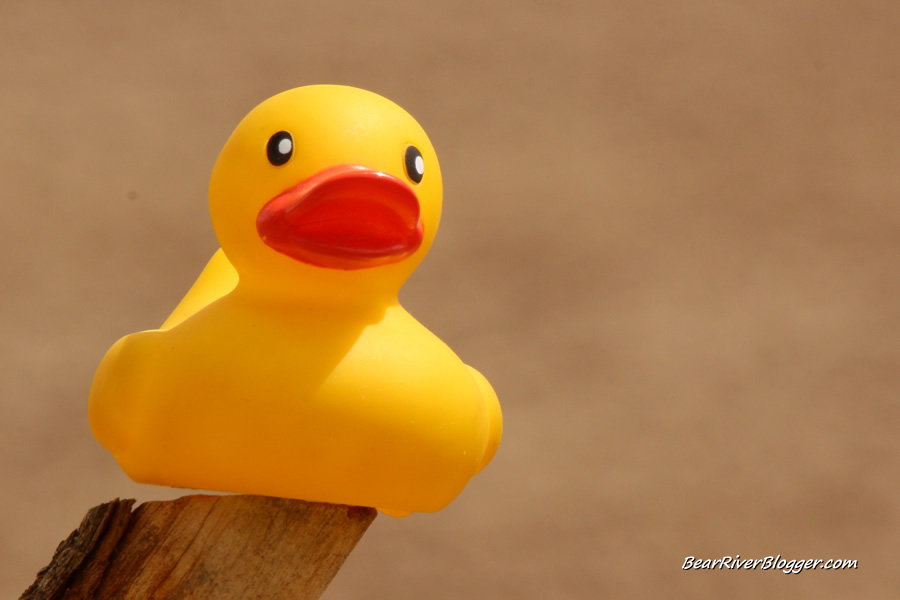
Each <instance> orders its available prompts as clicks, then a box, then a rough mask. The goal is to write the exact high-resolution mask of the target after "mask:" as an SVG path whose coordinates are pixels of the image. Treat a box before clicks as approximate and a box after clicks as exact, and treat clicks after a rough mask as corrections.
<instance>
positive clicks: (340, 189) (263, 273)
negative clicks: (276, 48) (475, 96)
mask: <svg viewBox="0 0 900 600" xmlns="http://www.w3.org/2000/svg"><path fill="white" fill-rule="evenodd" d="M441 200H442V184H441V173H440V168H439V166H438V161H437V156H436V155H435V152H434V148H433V147H432V145H431V142H430V141H429V140H428V136H427V135H426V134H425V132H424V130H423V129H422V128H421V126H419V124H418V123H417V122H416V121H415V119H413V118H412V117H411V116H410V115H409V114H408V113H407V112H406V111H404V110H403V109H402V108H400V107H399V106H397V105H396V104H394V103H393V102H391V101H389V100H387V99H385V98H382V97H381V96H379V95H377V94H374V93H372V92H367V91H365V90H361V89H357V88H352V87H346V86H337V85H316V86H307V87H301V88H296V89H293V90H289V91H286V92H283V93H281V94H278V95H276V96H273V97H272V98H269V99H268V100H266V101H264V102H263V103H261V104H260V105H258V106H257V107H256V108H254V109H253V110H252V111H251V112H250V113H249V114H248V115H247V116H246V117H245V118H244V119H243V120H242V121H241V122H240V124H238V126H237V128H236V129H235V130H234V132H233V133H232V134H231V137H230V138H229V139H228V141H227V142H226V143H225V147H224V148H223V149H222V152H221V153H220V154H219V158H218V159H217V161H216V164H215V166H214V167H213V173H212V178H211V181H210V198H209V201H210V214H211V216H212V222H213V227H214V229H215V232H216V236H217V237H218V239H219V243H220V244H221V246H222V249H223V250H224V252H225V255H226V256H227V257H228V259H229V260H230V261H231V263H232V265H234V267H235V269H236V270H237V272H238V275H239V277H240V284H239V285H241V286H243V287H248V286H249V287H251V288H252V287H260V286H262V287H263V288H266V289H267V290H268V291H271V288H272V287H273V286H275V288H276V289H277V291H278V292H279V293H282V294H301V295H304V296H310V295H313V296H320V297H321V296H329V297H340V298H344V299H346V298H349V297H359V296H360V295H364V296H371V295H375V296H381V297H387V298H394V299H396V294H397V292H398V291H399V289H400V286H401V285H402V284H403V282H404V281H405V280H406V278H407V277H409V275H410V274H411V273H412V271H413V270H414V269H415V268H416V266H417V265H418V264H419V262H420V261H421V260H422V258H423V257H424V256H425V253H426V252H427V251H428V248H429V247H430V246H431V243H432V241H433V239H434V235H435V233H436V231H437V227H438V223H439V221H440V214H441Z"/></svg>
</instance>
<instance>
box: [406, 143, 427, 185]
mask: <svg viewBox="0 0 900 600" xmlns="http://www.w3.org/2000/svg"><path fill="white" fill-rule="evenodd" d="M404 161H405V162H406V175H407V176H408V177H409V178H410V179H412V180H413V181H414V182H416V183H419V182H420V181H422V176H423V175H425V161H424V160H423V159H422V153H421V152H419V149H418V148H416V147H415V146H407V148H406V156H405V157H404Z"/></svg>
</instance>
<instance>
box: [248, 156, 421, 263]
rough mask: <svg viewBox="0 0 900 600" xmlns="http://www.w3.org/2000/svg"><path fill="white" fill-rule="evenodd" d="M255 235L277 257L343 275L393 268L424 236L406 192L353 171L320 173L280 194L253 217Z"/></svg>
mask: <svg viewBox="0 0 900 600" xmlns="http://www.w3.org/2000/svg"><path fill="white" fill-rule="evenodd" d="M256 230H257V232H258V233H259V237H260V238H261V239H262V241H263V242H265V244H266V245H268V246H269V247H271V248H273V249H274V250H276V251H278V252H280V253H281V254H285V255H287V256H289V257H291V258H293V259H295V260H298V261H300V262H303V263H307V264H311V265H315V266H318V267H325V268H329V269H345V270H347V269H364V268H368V267H376V266H380V265H385V264H390V263H395V262H399V261H401V260H403V259H404V258H406V257H407V256H409V255H410V254H412V253H413V252H415V251H416V250H417V249H418V248H419V245H421V243H422V236H423V234H424V228H423V225H422V219H421V218H420V215H419V199H418V198H417V197H416V193H415V192H414V191H413V189H412V187H410V186H409V184H407V183H406V182H404V181H402V180H400V179H398V178H397V177H394V176H393V175H388V174H386V173H381V172H379V171H373V170H371V169H367V168H365V167H361V166H357V165H342V166H338V167H332V168H329V169H325V170H324V171H320V172H318V173H316V174H315V175H313V176H311V177H309V178H307V179H304V180H303V181H301V182H299V183H298V184H296V185H294V186H292V187H290V188H288V189H286V190H285V191H283V192H281V193H280V194H278V195H277V196H275V197H274V198H272V199H271V200H269V201H268V202H267V203H266V204H265V206H263V207H262V209H261V210H260V211H259V214H258V215H257V217H256Z"/></svg>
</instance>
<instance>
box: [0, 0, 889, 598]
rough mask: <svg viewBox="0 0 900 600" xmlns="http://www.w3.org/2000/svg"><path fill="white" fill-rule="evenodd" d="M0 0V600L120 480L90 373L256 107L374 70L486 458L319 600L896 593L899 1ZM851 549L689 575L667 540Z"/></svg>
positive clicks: (799, 551) (427, 276)
mask: <svg viewBox="0 0 900 600" xmlns="http://www.w3.org/2000/svg"><path fill="white" fill-rule="evenodd" d="M551 4H553V3H542V2H493V3H482V2H433V3H432V2H413V1H404V2H397V3H394V4H391V5H390V6H383V7H376V6H375V5H374V4H372V3H369V2H362V1H355V0H350V1H348V2H345V3H332V4H330V5H329V6H328V7H325V6H314V5H311V4H310V3H298V2H287V1H277V0H265V1H262V2H257V3H255V6H254V7H250V3H242V2H230V1H229V2H194V3H189V4H188V3H179V2H174V1H165V2H155V3H106V2H99V1H85V2H77V3H76V2H49V1H41V2H29V3H25V2H3V3H2V5H0V75H2V78H0V195H2V202H3V204H2V211H3V215H2V217H0V228H2V230H0V254H2V260H0V269H2V270H0V275H2V282H3V291H2V294H0V298H2V309H0V313H2V316H0V323H2V344H3V346H2V355H0V364H2V367H0V368H2V379H0V380H2V385H3V390H2V396H0V402H2V410H3V432H2V436H0V473H2V477H3V482H4V484H3V486H2V492H0V494H2V495H0V498H2V503H3V504H2V508H3V510H2V511H0V565H2V567H0V575H2V578H0V593H2V595H3V596H4V597H17V595H18V594H19V593H20V592H21V591H22V590H24V588H25V587H26V586H27V585H28V584H29V583H30V582H31V580H32V579H33V576H34V573H35V571H37V569H38V568H40V567H41V566H43V565H44V564H45V563H46V562H47V561H48V560H49V558H50V556H51V555H52V552H53V550H54V548H55V547H56V544H57V543H58V542H59V541H60V540H61V539H63V538H64V537H65V536H66V535H67V534H68V533H69V531H70V530H71V529H72V528H73V527H74V526H75V525H76V524H77V523H78V522H79V520H80V519H81V517H82V515H83V514H84V512H85V511H86V509H87V508H89V507H90V506H92V505H94V504H97V503H100V502H103V501H106V500H109V499H111V498H114V497H116V496H123V497H137V498H138V499H139V500H148V499H158V498H172V497H176V496H178V495H181V494H182V493H184V492H183V491H180V490H168V489H163V488H155V487H147V486H138V485H135V484H132V483H130V482H129V481H128V480H127V479H126V477H125V476H124V475H123V474H122V473H121V472H120V470H119V468H118V467H117V466H116V464H115V462H114V461H113V459H112V457H111V455H109V454H108V453H106V451H105V450H103V449H102V448H101V447H100V446H99V444H97V443H96V442H95V441H94V439H93V437H92V436H91V433H90V430H89V428H88V424H87V419H86V399H87V390H88V386H89V384H90V381H91V377H92V375H93V370H94V369H95V367H96V365H97V364H98V362H99V360H100V357H101V356H102V355H103V353H104V352H105V350H106V349H107V348H108V347H109V346H110V345H111V344H112V342H113V341H115V339H117V338H118V337H119V336H121V335H123V334H126V333H129V332H132V331H136V330H140V329H144V328H150V327H155V326H156V325H158V324H159V323H160V322H161V321H162V319H163V318H164V317H165V316H166V315H167V314H168V312H169V311H170V310H171V309H172V308H173V307H174V305H175V304H176V302H177V301H178V300H179V299H180V297H181V295H182V294H183V293H184V292H185V291H186V290H187V288H188V286H189V285H190V283H191V282H192V281H193V279H194V277H195V276H196V275H197V274H198V273H199V272H200V270H201V268H202V266H203V265H204V263H205V261H206V260H207V258H208V257H209V256H210V255H211V253H212V252H213V250H214V249H215V247H216V242H215V238H214V237H213V234H212V229H211V226H210V225H209V218H208V214H207V207H206V185H207V180H208V177H209V172H210V169H211V166H212V163H213V161H214V159H215V157H216V155H217V153H218V151H219V149H220V147H221V145H222V144H223V143H224V141H225V139H226V137H227V136H228V134H229V133H230V131H231V129H232V128H233V127H234V126H235V125H236V124H237V122H238V120H239V119H240V118H241V117H242V116H243V115H244V114H245V113H246V112H247V111H248V110H249V109H250V108H251V107H252V106H254V105H255V104H256V103H257V102H259V101H261V100H263V99H264V98H266V97H268V96H270V95H272V94H274V93H276V92H279V91H281V90H283V89H287V88H291V87H295V86H298V85H303V84H308V83H345V84H350V85H355V86H358V87H363V88H368V89H371V90H373V91H376V92H378V93H381V94H382V95H385V96H387V97H389V98H391V99H393V100H394V101H396V102H398V103H399V104H400V105H402V106H404V107H405V108H407V109H408V110H409V111H410V112H411V113H412V114H413V115H414V116H416V117H417V118H418V120H419V121H420V122H421V123H422V124H423V126H424V127H425V129H426V130H427V131H428V132H429V134H430V136H431V138H432V141H433V142H434V144H435V146H436V147H437V149H438V153H439V155H440V157H441V161H442V169H443V172H444V178H445V182H446V188H445V205H444V215H445V216H444V221H443V223H442V227H441V232H440V234H439V235H438V239H437V242H436V244H435V246H434V248H433V250H432V252H431V254H430V256H429V258H428V259H426V261H425V262H424V263H423V265H422V266H421V267H420V268H419V270H418V271H417V272H416V274H415V275H414V276H413V278H412V279H411V280H410V281H409V283H408V284H407V286H406V288H404V292H403V294H402V296H401V298H402V299H403V301H404V304H405V305H406V306H407V307H408V308H409V309H410V310H411V312H412V313H413V314H414V315H416V316H417V317H418V318H419V319H420V320H421V321H422V322H423V323H425V324H426V325H427V326H428V327H430V328H431V329H432V330H433V331H435V332H436V333H437V334H438V335H439V336H441V337H442V338H443V339H444V340H445V341H447V342H448V343H449V344H450V345H451V346H452V347H453V348H454V349H455V350H456V351H457V352H458V353H459V354H460V355H461V356H462V357H463V358H464V359H465V360H466V361H467V362H469V363H471V364H473V365H475V366H477V368H479V369H480V370H481V371H482V372H483V373H485V374H486V375H487V377H488V378H489V379H490V380H491V382H492V383H493V384H494V386H495V388H496V389H497V390H498V392H499V394H500V397H501V402H502V404H503V409H504V414H505V419H506V432H505V438H504V442H503V444H502V446H501V448H500V452H499V453H498V455H497V457H496V459H495V461H494V462H493V463H492V465H491V466H490V467H489V468H488V469H487V470H486V471H484V472H483V473H482V474H481V475H479V476H478V477H476V478H475V479H474V480H473V481H472V483H471V484H470V486H469V487H468V488H467V489H466V490H465V491H464V492H463V494H462V495H461V496H460V497H459V498H458V499H457V500H456V501H455V502H454V503H453V504H452V505H451V506H450V507H449V508H447V509H446V510H444V511H443V512H441V513H438V514H435V515H416V516H413V517H410V518H406V519H400V520H398V519H392V518H389V517H385V516H382V517H379V518H378V519H377V520H376V522H375V524H374V525H373V527H372V529H371V530H370V531H369V533H368V534H367V535H366V537H365V538H364V539H363V541H362V542H361V544H360V545H359V546H358V547H357V549H356V551H355V552H354V553H353V555H352V556H351V557H350V560H349V561H348V562H347V564H346V565H345V567H344V569H343V570H342V571H341V573H340V574H339V576H338V578H337V579H336V580H335V582H334V583H333V584H332V587H331V588H330V589H329V591H328V592H327V593H326V598H328V599H329V600H338V599H344V598H346V599H350V598H354V599H355V598H400V599H404V598H410V599H411V598H435V599H438V600H441V599H445V598H463V597H465V598H485V599H487V598H523V599H532V598H533V599H546V598H595V597H624V596H631V597H644V598H650V597H667V598H723V597H729V598H759V597H767V598H811V597H816V598H847V597H856V598H888V597H895V596H894V594H895V593H896V590H898V589H900V569H898V568H897V560H898V557H897V555H896V551H897V549H898V539H900V536H898V529H900V527H898V526H900V523H898V517H900V499H898V495H900V482H898V475H897V473H898V466H900V441H898V431H897V426H898V421H900V418H898V417H900V409H898V402H897V400H898V390H900V343H898V334H900V306H898V301H897V299H898V292H900V283H898V278H900V268H898V261H897V256H898V254H900V206H898V197H900V196H898V194H900V169H898V165H900V109H898V106H900V105H898V94H900V41H898V37H900V33H898V32H900V8H898V6H900V5H898V4H897V3H895V2H889V1H887V0H881V1H878V0H872V1H867V0H856V1H854V2H827V1H818V2H816V1H811V0H795V1H792V2H782V1H780V0H763V1H759V0H753V1H751V0H743V1H739V0H726V1H716V2H714V1H709V0H707V1H703V0H695V1H693V2H688V3H673V2H666V1H661V0H654V1H649V2H631V3H626V2H614V1H610V0H599V1H596V2H587V1H584V2H578V3H576V2H561V3H555V4H557V6H555V7H553V8H550V5H551ZM735 554H740V555H741V556H742V557H754V558H763V557H765V556H769V555H777V554H781V555H782V556H784V557H785V558H788V559H791V558H823V559H828V558H847V559H856V560H858V561H859V563H858V564H859V568H858V569H857V570H853V571H841V572H830V571H822V570H817V571H812V572H805V573H802V574H800V575H784V574H782V573H780V572H771V571H768V572H765V571H741V572H735V571H722V572H709V571H704V572H700V571H691V572H686V571H682V570H681V566H682V564H683V562H684V559H685V557H686V556H691V555H693V556H699V557H703V558H717V557H722V556H725V555H731V556H733V555H735Z"/></svg>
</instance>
